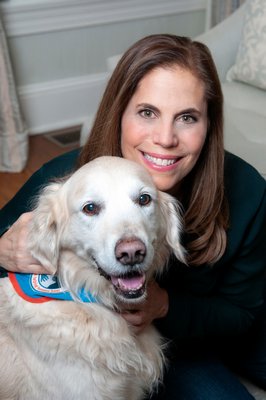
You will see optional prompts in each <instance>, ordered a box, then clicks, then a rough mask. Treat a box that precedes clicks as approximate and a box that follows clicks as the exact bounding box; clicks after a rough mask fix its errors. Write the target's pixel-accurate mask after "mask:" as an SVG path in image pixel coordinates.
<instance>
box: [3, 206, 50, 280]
mask: <svg viewBox="0 0 266 400" xmlns="http://www.w3.org/2000/svg"><path fill="white" fill-rule="evenodd" d="M31 218H32V212H28V213H25V214H22V215H21V216H20V218H19V219H18V220H17V221H16V222H15V223H14V224H13V225H12V226H11V228H10V229H9V230H8V231H7V232H6V233H4V235H3V236H2V237H1V238H0V265H1V266H2V267H4V268H5V269H7V270H8V271H12V272H27V273H34V274H46V273H47V271H46V270H45V269H44V267H43V266H42V265H40V264H39V263H38V261H37V260H35V259H34V258H33V257H32V256H31V254H30V252H29V250H28V249H27V237H28V227H29V223H30V221H31Z"/></svg>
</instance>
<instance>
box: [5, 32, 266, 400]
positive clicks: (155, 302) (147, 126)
mask: <svg viewBox="0 0 266 400" xmlns="http://www.w3.org/2000/svg"><path fill="white" fill-rule="evenodd" d="M103 155H105V156H116V157H119V159H121V158H126V159H130V160H131V161H130V162H132V160H133V161H134V162H133V164H134V165H138V164H139V165H138V166H139V168H141V167H142V168H144V170H146V171H147V172H148V173H149V174H148V175H147V176H148V179H151V180H152V181H153V184H154V182H155V185H156V188H157V189H158V188H161V189H162V188H163V189H164V191H166V192H167V193H163V195H164V198H165V200H164V201H163V204H164V206H165V205H168V206H169V193H171V194H172V195H173V196H174V198H175V199H176V200H178V201H179V202H181V204H182V210H183V226H184V231H183V233H182V237H181V239H182V245H183V246H184V247H185V249H186V252H187V253H186V263H187V264H188V265H186V263H185V262H184V260H180V257H174V256H173V257H171V259H170V262H169V265H168V269H167V270H166V271H165V273H164V274H163V275H162V276H161V277H160V278H158V277H157V276H154V279H152V280H151V283H150V284H148V285H147V297H146V298H145V301H143V302H141V303H138V304H137V305H136V304H132V302H131V304H126V305H125V306H124V307H122V308H121V314H120V315H122V316H123V318H124V319H125V320H126V321H127V323H128V324H130V325H132V328H133V329H134V333H135V334H136V337H138V334H141V332H143V331H144V330H145V329H146V328H147V326H149V325H150V324H151V323H152V322H153V321H154V320H156V325H157V327H158V328H159V330H160V332H161V333H162V334H163V335H164V336H166V337H167V338H169V339H170V350H169V355H170V360H169V368H168V369H167V371H166V373H165V377H164V384H163V386H162V387H161V388H159V391H158V392H156V393H154V394H153V396H152V398H153V400H155V399H156V400H162V399H167V400H173V399H176V398H177V397H178V398H180V400H183V399H186V400H188V399H189V400H190V399H191V400H199V399H202V398H204V399H218V398H219V399H220V398H221V399H223V400H231V399H232V398H233V399H234V400H254V398H253V396H252V395H251V394H250V393H249V392H248V390H247V389H246V388H245V386H243V385H242V384H241V383H240V381H239V379H238V378H237V377H236V374H235V372H236V371H237V372H239V373H242V374H243V375H245V376H247V377H248V378H249V379H250V380H251V381H252V382H254V383H255V384H259V385H260V386H261V387H262V388H264V389H266V379H265V377H266V363H265V360H266V355H265V349H266V343H265V340H266V332H265V328H266V324H265V315H266V312H265V303H264V287H265V270H266V247H265V237H266V186H265V180H264V179H263V178H262V177H261V175H260V174H259V173H258V172H257V171H256V170H255V169H254V168H253V167H252V166H250V165H249V164H247V163H246V162H245V161H243V160H241V159H239V158H238V157H236V156H235V155H233V154H230V153H228V152H225V151H224V146H223V95H222V91H221V84H220V81H219V78H218V74H217V70H216V67H215V64H214V62H213V59H212V56H211V53H210V51H209V50H208V48H207V47H206V46H205V45H204V44H202V43H200V42H198V41H193V40H191V39H190V38H188V37H180V36H176V35H170V34H157V35H151V36H147V37H144V38H143V39H140V40H138V41H137V42H136V43H134V44H133V45H132V46H131V47H130V48H129V49H128V50H127V51H126V52H125V53H124V55H123V56H122V57H121V59H120V60H119V62H118V64H117V66H116V68H115V69H114V71H113V73H112V76H111V78H110V80H109V82H108V84H107V86H106V89H105V92H104V94H103V97H102V100H101V102H100V104H99V107H98V111H97V114H96V117H95V120H94V123H93V126H92V129H91V133H90V136H89V139H88V140H87V142H86V143H85V145H84V147H83V148H82V149H81V151H80V152H79V151H76V152H74V153H68V154H66V155H64V156H63V157H59V158H57V159H55V160H53V161H52V162H50V163H48V164H47V165H45V166H44V167H43V168H42V169H41V170H39V171H38V172H37V173H35V174H34V175H33V177H32V178H31V179H30V180H29V181H28V183H27V184H26V185H25V186H24V187H23V188H22V189H21V191H20V192H19V193H18V194H17V195H16V196H15V198H14V199H13V200H12V201H11V202H10V203H9V204H8V205H7V206H6V207H5V208H4V209H3V210H1V211H0V221H1V230H2V232H5V233H4V234H3V236H2V237H1V238H0V262H1V263H2V265H3V266H4V267H5V268H6V269H10V270H11V271H14V270H15V271H19V272H22V271H31V272H34V271H35V268H36V267H39V270H40V269H42V268H43V266H42V265H40V264H38V262H37V261H36V260H35V259H34V257H33V254H32V253H30V252H29V250H28V236H27V232H28V230H29V224H30V222H29V221H30V220H31V218H33V214H32V213H31V212H27V211H30V204H31V200H32V198H34V197H35V196H36V194H37V193H38V191H39V189H40V187H43V186H44V185H45V184H46V183H47V182H48V181H49V180H50V179H51V178H52V179H54V177H60V176H62V175H64V174H69V172H70V171H72V170H73V169H75V168H76V167H77V166H78V167H81V170H82V168H85V167H86V165H87V164H88V163H89V162H90V161H93V162H94V160H95V159H96V158H97V157H99V156H103ZM127 162H129V160H127ZM77 164H78V165H77ZM123 168H124V167H123V166H121V167H118V171H117V172H120V169H121V170H123ZM104 171H105V174H107V175H108V183H107V186H104V184H103V183H102V181H101V180H100V174H99V171H98V170H97V179H96V180H94V179H93V178H92V177H91V178H90V179H89V181H90V182H89V184H90V185H92V186H91V190H93V191H94V192H93V193H94V196H93V197H91V196H84V198H83V199H82V201H81V203H80V204H81V207H78V206H77V204H78V202H76V201H73V208H74V209H76V210H77V212H76V213H74V215H75V217H74V218H73V221H77V218H78V217H77V215H78V216H79V217H80V219H81V223H80V224H77V225H76V228H75V230H74V229H68V230H67V231H66V232H67V234H68V235H70V237H69V240H70V242H71V243H73V237H74V238H76V237H78V236H79V235H80V234H81V232H80V231H82V230H83V229H85V226H86V224H88V223H89V224H90V223H91V222H92V220H93V219H95V220H98V218H99V219H101V216H103V215H104V212H105V207H101V206H102V203H101V201H100V199H99V198H97V194H98V195H99V194H100V193H102V194H104V193H105V192H107V193H108V195H107V198H108V202H109V201H110V202H111V204H113V206H112V207H111V210H110V212H109V213H108V218H106V219H103V220H102V221H103V224H102V226H101V232H100V233H98V232H97V235H96V232H95V231H93V228H92V229H90V230H89V231H88V234H87V235H85V237H86V239H85V246H86V248H87V249H88V251H89V250H90V249H91V247H90V246H91V243H95V237H96V236H97V238H99V240H98V239H97V242H96V245H97V246H98V247H97V251H96V252H94V253H93V258H94V260H96V259H97V265H98V266H99V267H100V268H101V269H102V270H104V271H105V273H106V274H107V275H108V277H109V279H111V280H112V279H113V283H114V286H115V290H118V293H119V294H122V295H124V293H126V294H128V293H129V294H130V296H131V295H136V296H138V295H141V293H142V291H140V289H141V288H142V287H143V279H142V277H141V275H140V269H139V268H135V269H134V274H133V276H132V274H131V272H132V270H131V268H130V264H131V263H132V262H131V260H133V259H134V258H135V260H137V259H138V258H140V260H141V259H142V257H143V256H144V249H143V246H142V245H141V244H140V242H139V240H136V239H137V238H136V235H134V232H133V236H131V239H130V243H129V242H128V241H127V239H128V238H127V237H122V238H121V245H119V244H117V247H116V246H115V247H116V248H115V254H116V256H117V257H118V259H119V258H120V259H121V261H122V265H120V266H119V271H120V272H121V273H120V272H119V274H118V275H117V274H115V271H114V265H116V261H115V262H113V261H112V260H114V257H116V256H114V255H113V252H112V256H110V257H108V259H107V260H105V259H104V258H101V254H103V252H104V251H105V249H106V247H107V248H108V245H106V243H105V242H104V241H103V238H104V237H106V238H107V243H108V240H111V238H112V237H113V235H115V234H116V233H117V229H118V228H115V229H114V226H113V225H112V222H114V221H113V215H115V217H114V218H115V219H118V220H119V221H121V219H120V218H122V217H123V212H122V211H121V210H122V209H124V208H123V207H125V205H128V204H130V209H132V210H135V211H136V210H137V214H138V215H145V219H146V220H147V222H149V224H150V223H152V222H154V220H153V219H152V217H151V216H150V217H149V215H148V214H147V213H148V211H149V210H150V209H151V207H152V206H154V205H155V206H158V205H159V203H158V199H157V200H156V197H154V194H153V193H151V192H150V191H148V190H147V186H146V184H144V185H141V187H140V189H141V190H140V191H139V192H138V193H137V194H136V192H135V191H134V190H133V191H131V192H130V193H131V194H130V195H129V196H128V198H126V197H125V196H124V195H123V194H122V193H123V191H119V192H118V190H115V189H116V188H115V187H114V185H115V180H114V178H113V176H111V174H109V170H108V165H106V166H105V168H104ZM121 172H122V174H123V179H124V181H125V184H123V185H122V188H123V189H124V187H127V184H128V183H129V182H131V183H132V174H131V173H130V171H129V170H123V171H121ZM77 174H78V171H77ZM109 175H110V176H109ZM144 175H145V174H144V173H140V177H141V179H143V177H144ZM76 176H78V175H76ZM86 176H87V175H86ZM118 181H119V183H121V182H120V181H121V179H119V180H118ZM104 187H105V189H104V191H103V188H104ZM130 187H134V185H130ZM83 188H84V186H83V185H82V187H81V190H83ZM71 189H72V188H70V190H71ZM111 193H113V194H112V195H111ZM71 194H72V195H73V193H72V192H71ZM146 194H149V195H150V196H151V198H152V199H153V200H154V201H151V202H149V198H147V197H146ZM77 195H80V192H77ZM167 196H168V200H167ZM67 197H68V196H67ZM110 197H112V198H111V199H110ZM128 201H129V203H128ZM165 202H166V204H165ZM146 203H147V204H146ZM85 204H89V205H90V207H89V208H92V209H90V212H92V215H88V214H85V213H84V212H83V211H82V206H84V205H85ZM94 204H96V205H100V209H99V210H97V208H96V210H97V212H96V213H95V212H94V211H95V210H94ZM122 206H123V207H122ZM57 207H59V209H60V210H62V203H61V202H59V203H58V204H57ZM114 210H116V212H114ZM98 211H99V212H98ZM21 214H23V215H21ZM127 214H129V213H126V216H127V217H128V215H127ZM167 215H168V216H169V215H171V216H173V212H172V211H168V212H167ZM33 219H34V218H33ZM136 219H137V218H136V213H135V212H134V214H130V221H131V222H132V223H133V225H134V224H135V223H136V222H137V221H136ZM165 219H166V221H167V216H165ZM156 220H158V218H156V217H155V221H156ZM10 225H12V226H11V228H9V227H10ZM95 225H96V224H95ZM144 225H145V224H144ZM119 226H120V227H125V224H124V223H123V222H121V223H120V224H119ZM172 229H176V223H174V225H173V226H172V228H170V232H171V231H172ZM37 231H39V229H37ZM145 232H146V228H145V226H144V227H143V229H141V233H140V235H138V239H139V236H140V237H141V235H143V234H144V235H146V236H147V238H148V240H149V241H150V242H151V243H153V242H154V240H155V237H154V236H153V235H154V233H155V230H154V229H152V230H151V231H150V233H149V234H148V235H147V232H146V233H145ZM106 233H107V235H106ZM90 235H91V236H90ZM46 240H47V238H46V236H44V238H43V240H39V241H38V243H37V244H39V243H41V244H45V242H46ZM141 241H142V242H143V243H144V241H143V240H141ZM159 241H160V238H159ZM176 242H178V240H177V241H176ZM54 243H55V242H54V241H51V242H50V243H48V245H49V246H48V248H49V249H50V248H51V245H54ZM74 243H75V240H74ZM63 248H65V247H63ZM89 252H90V251H89ZM45 254H46V252H45ZM85 254H86V252H85ZM18 256H19V257H18ZM110 258H111V262H110ZM155 260H156V261H157V262H158V264H159V265H162V266H163V265H164V262H163V261H160V260H159V259H157V257H155ZM104 261H106V262H104ZM123 263H125V264H126V265H124V264H123ZM151 264H152V265H153V261H152V262H151ZM71 266H72V263H69V268H71ZM43 270H44V268H43ZM128 272H130V274H129V275H127V273H128ZM125 275H126V276H125ZM108 282H109V281H108ZM102 319H104V318H102ZM104 334H105V335H106V336H107V337H109V336H108V334H109V333H108V332H104ZM0 376H1V374H0ZM135 386H136V385H135V384H134V387H135ZM111 398H113V397H111ZM122 398H124V397H123V396H122ZM93 400H95V399H93Z"/></svg>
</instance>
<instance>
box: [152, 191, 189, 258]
mask: <svg viewBox="0 0 266 400" xmlns="http://www.w3.org/2000/svg"><path fill="white" fill-rule="evenodd" d="M158 194H159V205H160V209H161V213H162V216H163V220H164V224H165V226H166V242H167V244H168V246H169V247H170V248H171V250H172V251H173V253H174V254H175V256H176V258H177V259H178V260H180V261H181V262H182V263H184V264H186V258H185V254H186V251H185V249H184V248H183V246H182V245H181V232H182V216H181V206H180V204H179V203H178V201H177V200H176V199H175V198H174V197H173V196H170V195H169V194H167V193H165V192H161V191H159V192H158Z"/></svg>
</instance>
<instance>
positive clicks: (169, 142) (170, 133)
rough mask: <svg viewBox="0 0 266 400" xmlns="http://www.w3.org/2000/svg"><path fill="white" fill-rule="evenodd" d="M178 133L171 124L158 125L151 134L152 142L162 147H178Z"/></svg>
mask: <svg viewBox="0 0 266 400" xmlns="http://www.w3.org/2000/svg"><path fill="white" fill-rule="evenodd" d="M178 141H179V140H178V133H177V131H176V129H175V127H174V126H173V124H172V123H161V124H158V126H157V127H156V130H155V131H154V134H153V142H154V143H155V144H157V145H160V146H162V147H175V146H177V145H178Z"/></svg>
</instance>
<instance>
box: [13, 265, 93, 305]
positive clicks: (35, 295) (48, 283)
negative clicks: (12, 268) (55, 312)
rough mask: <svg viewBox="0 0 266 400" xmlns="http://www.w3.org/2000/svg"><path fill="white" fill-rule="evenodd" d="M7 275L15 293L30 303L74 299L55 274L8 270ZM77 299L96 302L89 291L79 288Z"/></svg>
mask: <svg viewBox="0 0 266 400" xmlns="http://www.w3.org/2000/svg"><path fill="white" fill-rule="evenodd" d="M8 277H9V279H10V282H11V283H12V285H13V287H14V289H15V291H16V292H17V294H18V295H19V296H20V297H22V298H23V299H24V300H27V301H29V302H31V303H44V302H46V301H51V300H55V299H57V300H70V301H73V300H75V299H74V297H73V296H72V295H71V293H70V292H69V291H67V290H65V289H64V288H62V287H61V286H60V283H59V281H58V279H57V277H56V276H53V275H44V274H43V275H35V274H20V273H15V272H9V273H8ZM77 300H79V301H82V302H85V303H96V302H97V300H96V299H95V297H94V296H92V295H91V294H90V293H88V292H85V290H84V289H81V290H80V293H79V294H78V296H77Z"/></svg>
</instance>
